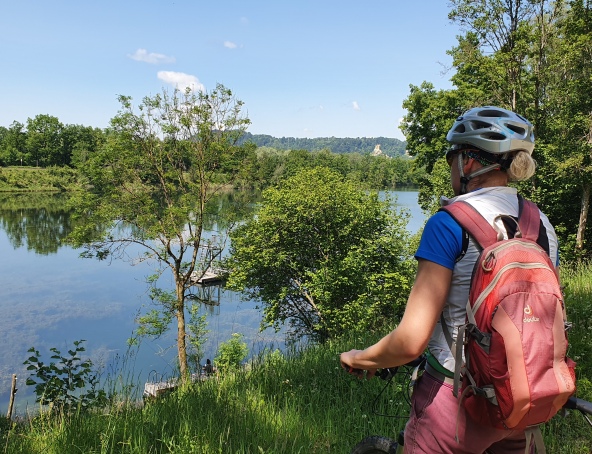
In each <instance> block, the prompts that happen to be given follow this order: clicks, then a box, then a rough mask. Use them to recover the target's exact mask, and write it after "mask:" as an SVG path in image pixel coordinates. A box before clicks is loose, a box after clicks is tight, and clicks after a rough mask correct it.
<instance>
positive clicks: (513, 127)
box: [505, 123, 526, 135]
mask: <svg viewBox="0 0 592 454" xmlns="http://www.w3.org/2000/svg"><path fill="white" fill-rule="evenodd" d="M505 126H506V128H508V129H511V130H512V131H514V132H515V133H516V134H521V135H524V134H525V133H526V130H525V129H524V128H521V127H520V126H516V125H512V124H509V123H508V124H506V125H505Z"/></svg>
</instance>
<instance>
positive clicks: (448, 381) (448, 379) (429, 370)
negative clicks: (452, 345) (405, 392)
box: [425, 362, 454, 386]
mask: <svg viewBox="0 0 592 454" xmlns="http://www.w3.org/2000/svg"><path fill="white" fill-rule="evenodd" d="M425 371H426V372H427V373H428V374H430V375H431V376H432V377H434V378H435V379H436V380H438V381H441V382H443V383H446V384H447V385H452V386H453V385H454V378H451V377H447V376H446V375H444V374H443V373H442V372H438V371H437V370H436V369H434V368H433V367H432V365H431V364H430V363H429V362H427V363H426V365H425Z"/></svg>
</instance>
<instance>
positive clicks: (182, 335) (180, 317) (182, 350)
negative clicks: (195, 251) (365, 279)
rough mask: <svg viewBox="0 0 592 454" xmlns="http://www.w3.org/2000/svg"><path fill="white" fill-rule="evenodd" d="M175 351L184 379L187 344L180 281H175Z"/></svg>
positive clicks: (185, 377)
mask: <svg viewBox="0 0 592 454" xmlns="http://www.w3.org/2000/svg"><path fill="white" fill-rule="evenodd" d="M175 316H176V317H177V351H178V355H179V371H180V373H181V380H183V381H185V380H186V379H187V376H188V373H189V371H188V366H187V345H186V335H187V333H186V331H185V287H184V285H183V284H182V283H177V311H176V313H175Z"/></svg>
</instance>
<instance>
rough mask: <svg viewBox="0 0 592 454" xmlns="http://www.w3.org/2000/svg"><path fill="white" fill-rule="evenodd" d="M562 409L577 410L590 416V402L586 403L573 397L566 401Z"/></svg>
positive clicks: (591, 413) (591, 411) (591, 403)
mask: <svg viewBox="0 0 592 454" xmlns="http://www.w3.org/2000/svg"><path fill="white" fill-rule="evenodd" d="M563 408H567V409H569V410H579V411H581V412H582V413H586V414H588V415H592V402H588V401H586V400H583V399H579V398H577V397H573V396H572V397H570V398H569V399H567V402H566V403H565V405H564V406H563Z"/></svg>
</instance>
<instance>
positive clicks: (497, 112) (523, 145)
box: [446, 106, 534, 155]
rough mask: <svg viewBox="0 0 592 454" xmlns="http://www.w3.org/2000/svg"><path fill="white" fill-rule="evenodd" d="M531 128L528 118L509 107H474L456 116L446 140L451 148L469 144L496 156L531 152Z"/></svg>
mask: <svg viewBox="0 0 592 454" xmlns="http://www.w3.org/2000/svg"><path fill="white" fill-rule="evenodd" d="M533 130H534V127H533V125H532V123H530V121H528V120H527V119H526V118H524V117H522V116H520V115H518V114H516V113H514V112H512V111H510V110H506V109H502V108H500V107H493V106H485V107H475V108H473V109H470V110H467V111H466V112H465V113H464V114H462V115H461V116H460V117H458V118H457V119H456V121H455V122H454V124H453V125H452V128H450V131H448V134H447V135H446V140H448V142H450V143H451V144H453V148H457V147H458V148H460V147H462V146H463V145H472V146H474V147H476V148H478V149H480V150H483V151H486V152H489V153H493V154H497V155H499V154H505V153H509V152H512V151H520V150H522V151H526V152H527V153H528V154H532V150H533V149H534V132H533ZM463 148H464V147H463Z"/></svg>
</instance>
